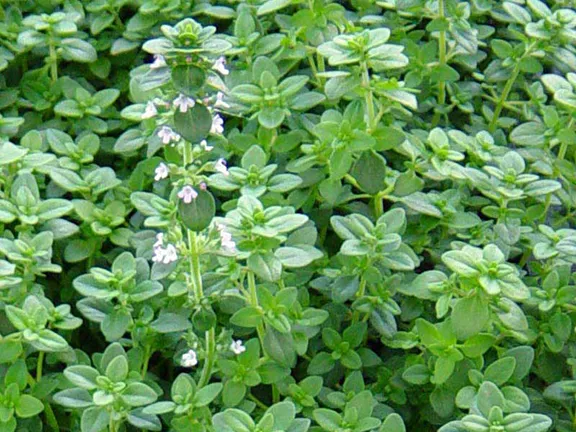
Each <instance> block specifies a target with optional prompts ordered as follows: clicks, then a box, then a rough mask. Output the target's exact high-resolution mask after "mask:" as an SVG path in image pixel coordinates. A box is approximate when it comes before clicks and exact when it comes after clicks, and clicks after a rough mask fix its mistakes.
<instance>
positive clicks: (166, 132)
mask: <svg viewBox="0 0 576 432" xmlns="http://www.w3.org/2000/svg"><path fill="white" fill-rule="evenodd" d="M157 135H158V138H160V139H161V140H162V144H170V143H171V142H176V141H179V140H180V135H179V134H177V133H176V132H174V131H173V130H172V129H171V128H170V127H168V126H162V127H161V128H160V130H159V131H158V134H157Z"/></svg>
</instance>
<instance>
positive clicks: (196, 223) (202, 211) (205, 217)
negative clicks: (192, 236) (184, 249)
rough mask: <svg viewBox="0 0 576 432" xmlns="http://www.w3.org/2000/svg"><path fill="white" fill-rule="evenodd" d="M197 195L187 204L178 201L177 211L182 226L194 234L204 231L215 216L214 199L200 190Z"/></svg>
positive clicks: (208, 193) (206, 192)
mask: <svg viewBox="0 0 576 432" xmlns="http://www.w3.org/2000/svg"><path fill="white" fill-rule="evenodd" d="M197 193H198V195H197V196H196V198H193V199H192V201H191V202H190V203H189V204H187V203H185V202H184V200H179V203H178V211H179V213H180V217H181V219H182V222H183V223H184V225H185V226H186V227H187V228H188V229H190V230H192V231H196V232H200V231H203V230H204V229H206V228H207V227H208V226H209V225H210V223H211V222H212V219H213V218H214V215H215V214H216V204H215V202H214V197H213V196H212V194H211V193H210V192H208V191H205V190H203V189H200V190H198V191H197Z"/></svg>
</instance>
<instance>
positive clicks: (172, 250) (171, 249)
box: [162, 244, 178, 264]
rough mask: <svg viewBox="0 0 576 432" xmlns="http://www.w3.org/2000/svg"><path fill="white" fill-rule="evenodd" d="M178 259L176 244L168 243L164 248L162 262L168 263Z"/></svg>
mask: <svg viewBox="0 0 576 432" xmlns="http://www.w3.org/2000/svg"><path fill="white" fill-rule="evenodd" d="M177 260H178V251H177V250H176V246H174V245H173V244H169V245H168V246H166V249H164V260H163V261H162V262H163V263H164V264H170V263H171V262H174V261H177Z"/></svg>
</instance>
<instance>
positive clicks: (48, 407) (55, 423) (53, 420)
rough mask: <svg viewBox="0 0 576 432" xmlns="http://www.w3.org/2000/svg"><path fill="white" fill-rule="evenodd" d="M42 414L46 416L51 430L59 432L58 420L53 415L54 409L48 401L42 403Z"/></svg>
mask: <svg viewBox="0 0 576 432" xmlns="http://www.w3.org/2000/svg"><path fill="white" fill-rule="evenodd" d="M44 415H45V416H46V422H47V423H48V424H49V425H50V427H51V428H52V430H54V431H56V432H60V426H58V420H57V419H56V416H55V415H54V410H52V405H50V404H49V403H48V402H45V403H44Z"/></svg>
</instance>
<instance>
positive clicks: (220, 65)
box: [212, 57, 230, 75]
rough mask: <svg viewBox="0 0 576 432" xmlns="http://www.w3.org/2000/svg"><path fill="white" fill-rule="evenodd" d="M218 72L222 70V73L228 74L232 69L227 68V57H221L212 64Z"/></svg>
mask: <svg viewBox="0 0 576 432" xmlns="http://www.w3.org/2000/svg"><path fill="white" fill-rule="evenodd" d="M212 69H214V70H215V71H216V72H220V73H221V74H222V75H228V74H229V73H230V71H229V70H228V69H227V68H226V59H225V58H224V57H220V58H219V59H218V60H216V61H215V62H214V65H213V66H212Z"/></svg>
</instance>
